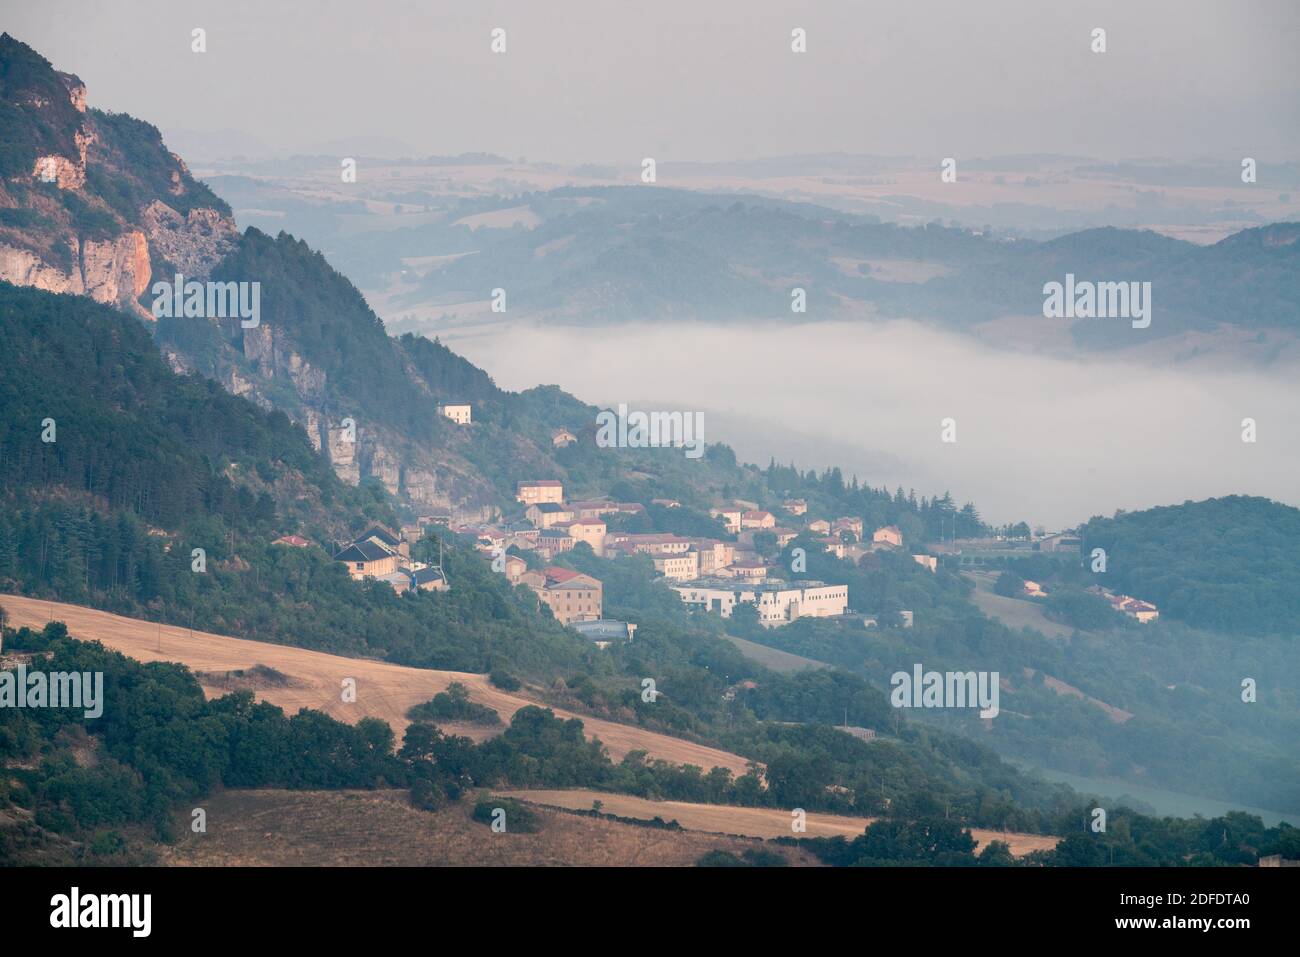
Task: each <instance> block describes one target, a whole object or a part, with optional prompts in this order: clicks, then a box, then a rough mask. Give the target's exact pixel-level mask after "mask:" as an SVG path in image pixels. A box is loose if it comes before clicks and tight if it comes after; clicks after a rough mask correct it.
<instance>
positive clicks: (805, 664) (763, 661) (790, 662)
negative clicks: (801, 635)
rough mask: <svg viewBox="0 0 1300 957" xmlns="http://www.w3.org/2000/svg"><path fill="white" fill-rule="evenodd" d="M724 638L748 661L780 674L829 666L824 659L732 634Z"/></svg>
mask: <svg viewBox="0 0 1300 957" xmlns="http://www.w3.org/2000/svg"><path fill="white" fill-rule="evenodd" d="M726 638H727V641H729V642H731V643H732V644H733V645H735V646H736V647H737V648H739V649H740V653H741V654H743V655H744V656H745V657H746V658H748V659H749V660H750V661H757V662H758V663H759V664H760V665H762V666H763V667H764V668H771V669H772V670H773V671H779V672H781V673H782V674H788V673H789V672H791V671H803V670H805V669H807V668H829V667H830V665H828V664H826V662H824V661H816V660H814V659H812V658H805V657H804V656H803V655H796V654H793V653H791V652H789V651H782V650H781V649H780V648H769V647H768V646H767V645H760V644H759V643H758V642H756V641H749V640H748V639H745V638H737V637H736V636H734V635H727V636H726Z"/></svg>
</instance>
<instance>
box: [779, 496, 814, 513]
mask: <svg viewBox="0 0 1300 957" xmlns="http://www.w3.org/2000/svg"><path fill="white" fill-rule="evenodd" d="M781 507H782V508H783V509H785V510H786V511H787V512H789V513H790V514H791V515H803V514H805V513H806V512H807V511H808V503H807V502H805V501H804V500H803V499H801V498H788V499H786V500H785V501H784V502H782V503H781Z"/></svg>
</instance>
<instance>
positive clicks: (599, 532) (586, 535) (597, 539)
mask: <svg viewBox="0 0 1300 957" xmlns="http://www.w3.org/2000/svg"><path fill="white" fill-rule="evenodd" d="M534 507H535V508H540V507H541V506H534ZM550 527H551V528H554V529H558V530H560V531H565V532H568V533H569V534H570V535H571V536H573V541H574V544H577V543H578V542H586V543H587V544H588V545H590V546H591V550H592V551H593V552H595V553H596V554H597V555H602V556H603V555H604V554H605V523H604V521H602V520H601V519H598V518H574V519H570V520H569V521H566V522H555V523H553V524H552V525H551V526H550Z"/></svg>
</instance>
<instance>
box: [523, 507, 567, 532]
mask: <svg viewBox="0 0 1300 957" xmlns="http://www.w3.org/2000/svg"><path fill="white" fill-rule="evenodd" d="M524 515H525V516H527V518H528V521H530V522H532V523H533V525H534V526H536V527H537V528H541V529H547V528H551V527H552V526H555V525H561V524H563V523H565V522H571V521H573V510H572V509H570V508H568V507H567V506H564V505H560V504H558V503H556V502H537V503H536V504H533V505H529V506H528V508H527V509H526V510H525V511H524Z"/></svg>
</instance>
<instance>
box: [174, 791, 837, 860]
mask: <svg viewBox="0 0 1300 957" xmlns="http://www.w3.org/2000/svg"><path fill="white" fill-rule="evenodd" d="M474 803H475V798H474V796H473V795H472V794H467V795H465V796H464V797H463V798H461V800H460V801H459V802H458V803H456V804H453V805H451V806H449V807H446V808H443V809H442V810H440V811H436V812H433V813H429V812H426V811H419V810H416V809H415V808H413V807H411V806H410V805H409V804H408V803H407V800H406V792H405V791H270V790H268V791H224V792H221V793H218V794H214V795H211V796H209V797H207V798H205V799H204V800H203V802H202V804H201V806H202V807H203V808H204V809H205V810H206V811H207V833H206V834H194V833H193V832H192V831H191V830H190V827H189V816H188V815H184V816H183V819H181V820H178V826H177V830H178V832H179V833H180V834H182V835H183V837H182V838H181V839H180V841H179V843H177V844H176V845H174V846H171V847H163V848H162V849H161V850H160V851H159V863H161V864H165V865H171V866H204V867H235V866H243V867H249V866H253V867H258V866H284V867H330V866H374V867H385V866H386V867H403V866H405V867H419V866H444V867H446V866H493V867H547V866H550V867H554V866H587V867H602V866H607V867H626V866H637V867H683V866H690V865H692V864H694V863H695V862H696V861H697V860H698V859H699V858H700V857H701V855H703V854H705V853H707V852H708V851H712V850H723V851H729V852H731V853H733V854H736V855H739V854H740V853H741V852H742V851H744V850H746V849H748V848H758V847H761V846H762V842H760V841H756V840H754V839H752V838H751V839H746V838H730V837H723V836H721V835H715V834H702V833H699V832H692V831H666V830H662V829H658V828H648V827H638V826H636V825H633V824H623V823H620V822H618V821H606V820H601V819H598V818H588V817H577V816H575V815H572V814H565V813H563V812H561V811H556V810H551V809H546V808H541V809H538V811H537V815H538V828H537V830H536V831H535V832H534V833H531V834H512V833H504V834H494V833H493V832H492V830H491V829H490V828H489V827H488V826H487V825H486V824H482V823H480V822H478V821H475V820H473V818H472V817H471V814H472V813H473V810H474ZM770 850H774V851H776V852H777V853H779V854H781V855H783V856H784V857H785V858H786V859H787V860H788V861H789V862H790V863H791V864H793V865H816V863H817V861H816V860H815V858H813V857H812V855H810V854H808V853H807V852H805V851H800V850H796V849H794V848H788V847H773V848H770Z"/></svg>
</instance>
